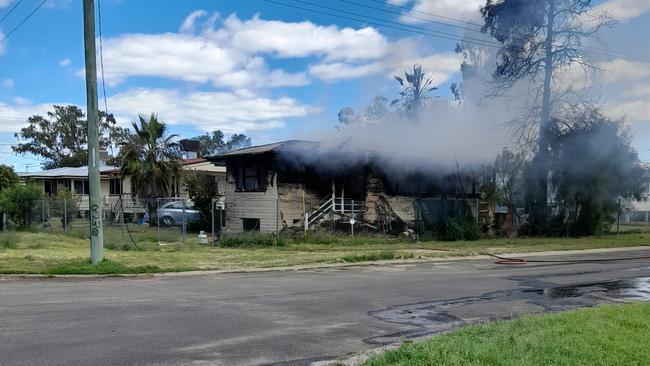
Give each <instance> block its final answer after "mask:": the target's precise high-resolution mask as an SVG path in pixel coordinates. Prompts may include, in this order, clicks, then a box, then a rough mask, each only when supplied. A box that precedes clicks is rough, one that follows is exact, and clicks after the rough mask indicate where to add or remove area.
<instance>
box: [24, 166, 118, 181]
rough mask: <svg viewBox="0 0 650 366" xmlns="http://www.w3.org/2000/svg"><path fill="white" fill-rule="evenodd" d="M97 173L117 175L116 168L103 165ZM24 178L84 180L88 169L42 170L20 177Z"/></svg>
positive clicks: (84, 167) (83, 167)
mask: <svg viewBox="0 0 650 366" xmlns="http://www.w3.org/2000/svg"><path fill="white" fill-rule="evenodd" d="M99 172H100V174H102V175H109V174H111V173H117V172H118V168H117V167H114V166H108V165H104V166H101V167H99ZM21 177H24V178H85V177H88V167H87V166H80V167H76V168H69V167H64V168H55V169H48V170H42V171H40V172H34V173H24V174H22V175H21Z"/></svg>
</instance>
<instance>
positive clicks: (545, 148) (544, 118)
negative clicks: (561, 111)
mask: <svg viewBox="0 0 650 366" xmlns="http://www.w3.org/2000/svg"><path fill="white" fill-rule="evenodd" d="M555 1H556V0H548V20H547V28H546V40H545V44H544V49H545V57H544V86H543V88H544V89H543V95H542V110H541V116H540V117H541V118H540V126H539V151H538V157H539V163H540V164H541V166H540V167H539V168H540V182H539V184H540V188H541V189H540V198H541V199H542V202H540V203H548V202H549V177H550V174H551V171H550V157H551V154H550V149H551V146H550V142H551V138H552V134H553V126H552V123H551V83H552V81H553V41H554V38H555V33H554V29H553V28H554V27H555Z"/></svg>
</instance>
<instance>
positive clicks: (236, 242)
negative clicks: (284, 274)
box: [218, 232, 284, 248]
mask: <svg viewBox="0 0 650 366" xmlns="http://www.w3.org/2000/svg"><path fill="white" fill-rule="evenodd" d="M218 245H219V246H221V247H225V248H246V247H271V246H275V235H273V234H262V233H258V232H249V233H241V234H226V235H223V236H222V237H221V240H219V242H218ZM280 245H284V242H283V241H282V238H278V246H280Z"/></svg>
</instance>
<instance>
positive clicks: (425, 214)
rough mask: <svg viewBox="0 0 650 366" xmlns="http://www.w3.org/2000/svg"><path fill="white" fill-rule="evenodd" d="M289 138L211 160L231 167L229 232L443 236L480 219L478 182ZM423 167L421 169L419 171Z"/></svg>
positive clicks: (227, 195)
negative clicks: (451, 226)
mask: <svg viewBox="0 0 650 366" xmlns="http://www.w3.org/2000/svg"><path fill="white" fill-rule="evenodd" d="M342 151H343V150H337V149H331V148H327V149H323V148H322V146H321V144H320V143H317V142H311V141H302V140H289V141H283V142H278V143H273V144H268V145H261V146H255V147H248V148H244V149H239V150H235V151H230V152H227V153H224V154H219V155H214V156H210V157H208V158H207V159H208V160H209V161H211V162H213V163H215V164H218V165H225V166H226V184H225V187H226V189H225V192H224V195H225V219H224V231H225V232H231V233H232V232H243V231H262V232H276V231H283V230H292V229H294V230H311V229H315V228H317V227H319V226H328V225H329V226H330V227H339V228H350V227H351V226H355V227H356V228H367V229H370V230H376V231H381V232H385V233H392V234H398V233H401V232H404V231H406V230H409V229H413V230H414V231H415V232H422V231H427V230H435V228H436V227H437V226H438V225H440V224H442V223H444V222H445V220H446V219H447V218H450V217H463V218H469V219H472V220H477V219H478V217H479V206H480V204H481V203H480V200H479V197H480V194H479V192H478V186H477V184H476V182H475V180H472V179H470V178H469V177H468V176H465V175H462V174H460V173H458V174H455V173H448V174H435V173H431V172H430V171H427V170H425V169H421V170H419V169H415V168H413V167H395V166H394V165H389V164H384V162H383V160H382V158H381V155H379V154H377V153H373V152H364V153H362V154H361V153H359V154H356V155H355V156H354V158H353V159H352V158H350V157H349V156H348V154H347V153H345V152H342ZM413 166H415V165H413Z"/></svg>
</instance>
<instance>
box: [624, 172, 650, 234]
mask: <svg viewBox="0 0 650 366" xmlns="http://www.w3.org/2000/svg"><path fill="white" fill-rule="evenodd" d="M641 167H642V168H643V169H644V170H645V182H644V184H643V186H642V189H641V190H642V192H641V199H640V200H636V199H633V200H622V202H621V206H622V207H621V208H622V209H621V223H634V222H650V163H641Z"/></svg>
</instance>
